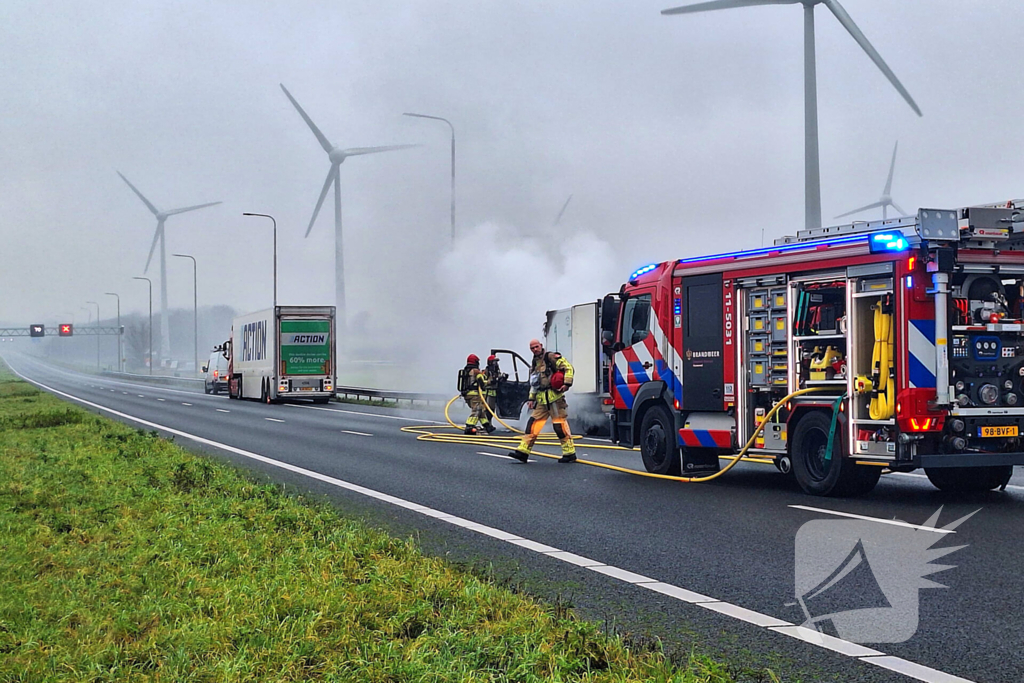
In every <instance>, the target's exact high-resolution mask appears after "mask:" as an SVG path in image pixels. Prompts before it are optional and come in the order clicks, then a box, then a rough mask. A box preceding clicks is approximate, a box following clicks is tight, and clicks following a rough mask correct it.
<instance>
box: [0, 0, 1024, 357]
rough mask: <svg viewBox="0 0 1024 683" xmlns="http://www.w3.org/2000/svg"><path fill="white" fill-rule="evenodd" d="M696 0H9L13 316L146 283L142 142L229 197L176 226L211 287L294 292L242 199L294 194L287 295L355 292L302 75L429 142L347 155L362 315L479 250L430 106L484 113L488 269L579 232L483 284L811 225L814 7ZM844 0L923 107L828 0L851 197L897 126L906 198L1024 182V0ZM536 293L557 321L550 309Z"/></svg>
mask: <svg viewBox="0 0 1024 683" xmlns="http://www.w3.org/2000/svg"><path fill="white" fill-rule="evenodd" d="M673 3H675V4H683V3H679V2H677V0H666V1H665V2H655V1H652V0H634V1H632V2H611V1H609V0H599V1H591V2H585V3H583V2H578V3H542V2H435V1H430V0H423V1H420V2H414V3H397V2H382V1H381V0H365V1H364V0H349V1H347V2H344V3H337V2H301V1H296V2H290V3H269V2H251V1H249V2H218V3H209V2H164V3H156V2H132V1H130V0H126V1H123V2H117V3H110V2H94V1H90V0H75V1H66V2H53V1H47V0H32V1H31V2H30V1H27V0H6V1H5V2H3V3H0V63H2V65H3V66H2V68H0V91H2V93H3V96H2V99H0V163H2V167H0V168H2V173H0V250H2V256H3V258H2V266H0V320H2V321H5V322H9V323H19V324H21V323H24V324H27V323H29V322H35V321H38V320H48V321H56V320H57V319H58V318H62V317H65V315H64V312H66V311H78V309H79V308H80V307H81V306H82V305H83V302H84V301H85V300H89V299H93V300H95V299H97V297H102V295H103V292H106V291H117V292H120V293H121V295H122V306H123V310H126V311H127V310H137V311H142V310H145V306H146V291H145V285H144V283H140V282H135V281H132V280H131V277H132V276H133V275H141V274H142V270H143V267H144V265H145V261H146V255H147V252H148V249H149V245H150V241H151V239H152V236H153V231H154V228H155V224H156V221H155V219H154V218H153V217H152V216H151V214H150V213H149V211H148V210H147V209H146V207H145V206H144V205H143V204H142V203H141V202H140V201H139V200H138V199H137V198H136V197H135V196H134V195H133V194H132V193H131V191H130V190H129V189H128V188H127V187H126V186H125V185H124V183H123V182H122V181H121V179H120V178H118V177H117V174H116V173H115V170H119V171H121V172H122V173H124V174H125V175H126V176H127V177H128V178H129V179H130V180H131V181H132V182H133V183H134V184H135V185H136V186H137V187H138V188H139V189H140V190H141V191H142V192H143V193H144V194H145V195H146V196H147V197H148V198H149V199H150V200H151V201H152V202H153V203H155V204H156V205H157V206H158V207H160V208H161V209H164V208H175V207H181V206H187V205H191V204H198V203H202V202H210V201H218V200H219V201H223V204H222V205H220V206H217V207H213V208H210V209H204V210H201V211H197V212H195V213H188V214H184V215H181V216H176V217H172V218H171V219H169V221H168V223H167V250H168V254H170V253H172V252H180V251H184V252H187V253H191V254H194V255H196V257H197V258H198V259H199V299H200V305H203V304H213V303H225V304H229V305H231V306H234V307H236V308H237V309H240V310H253V309H256V308H262V307H264V306H266V305H269V303H270V297H271V285H270V279H269V278H270V266H271V235H270V226H269V223H268V222H265V221H263V220H261V219H254V218H243V217H242V216H241V213H242V212H243V211H259V212H265V213H271V214H274V215H275V216H276V217H277V220H278V226H279V259H280V285H279V289H280V296H279V299H280V301H281V303H294V304H322V303H332V302H331V298H332V295H333V277H332V273H331V268H332V265H333V246H332V245H333V209H332V207H331V204H330V200H329V201H328V203H327V204H326V205H325V207H324V210H323V211H322V213H321V215H320V218H319V219H318V221H317V224H316V225H315V226H314V228H313V231H312V233H311V234H310V236H309V238H308V239H304V238H303V234H304V233H305V229H306V226H307V224H308V222H309V219H310V216H311V214H312V210H313V207H314V204H315V202H316V198H317V195H318V193H319V190H320V187H321V185H322V183H323V181H324V177H325V176H326V174H327V171H328V169H329V162H328V160H327V156H326V154H325V153H324V152H323V150H321V148H320V147H319V145H318V144H317V142H316V140H315V138H314V137H313V135H312V134H311V133H310V131H309V129H308V128H307V127H306V126H305V124H304V123H303V122H302V120H301V119H300V118H299V116H298V114H297V113H296V111H295V110H294V109H293V108H292V106H291V104H290V103H289V102H288V101H287V99H286V98H285V97H284V95H283V93H282V92H281V90H280V88H279V87H278V84H279V83H284V84H285V85H286V86H287V87H288V88H289V90H290V91H291V92H292V94H293V95H294V96H295V97H296V99H297V100H298V101H299V102H300V103H301V104H302V105H303V107H304V108H305V109H306V111H307V112H308V113H309V115H310V116H311V117H312V119H313V120H314V121H315V122H316V123H317V124H318V125H319V127H320V128H321V129H322V130H323V132H324V133H325V135H326V136H327V137H328V138H329V139H330V140H331V141H333V142H335V143H339V144H342V145H344V146H371V145H385V144H396V143H419V144H422V147H419V148H416V149H412V150H406V151H400V152H392V153H388V154H380V155H374V156H362V157H358V158H352V159H349V160H348V161H346V162H345V163H344V164H343V165H342V168H341V182H342V193H343V204H344V220H345V232H346V236H345V247H346V250H347V257H346V263H347V268H348V274H349V278H348V280H349V316H350V318H351V317H352V316H355V315H356V314H358V313H359V312H360V311H368V312H370V313H371V320H373V321H380V322H381V324H382V325H383V324H385V323H387V324H395V322H396V321H401V320H402V319H403V316H404V315H405V313H406V312H407V311H408V310H410V309H415V310H416V311H418V312H420V313H422V312H424V311H429V310H430V309H431V307H432V306H435V305H436V306H438V307H443V306H444V304H442V303H439V302H437V301H436V299H437V298H438V297H442V296H444V297H457V296H458V294H457V293H452V291H451V288H444V287H441V288H438V286H437V282H436V281H437V280H438V278H444V277H446V275H445V273H446V272H450V271H444V270H439V269H438V266H437V264H438V263H445V261H443V260H442V259H443V257H444V256H445V254H446V253H447V249H448V241H447V240H448V230H449V225H448V221H449V216H448V205H449V194H448V183H449V179H448V173H449V169H448V164H449V156H448V155H449V150H448V131H447V127H445V126H444V125H443V124H440V123H436V122H429V121H420V120H414V119H409V118H406V117H403V116H401V114H402V112H404V111H416V112H422V113H427V114H434V115H438V116H444V117H447V118H449V119H450V120H451V121H452V122H453V123H454V125H455V127H456V135H457V143H458V162H457V174H458V179H457V193H458V198H457V202H458V227H459V231H460V234H461V235H463V239H474V238H475V239H476V240H477V242H476V244H475V245H467V246H466V249H465V251H464V252H459V253H465V254H467V255H469V256H467V258H466V259H465V260H466V261H468V262H469V263H467V264H466V267H467V268H469V267H473V266H472V265H471V263H472V261H473V256H472V254H473V253H474V251H473V248H472V247H473V246H475V247H477V248H478V249H479V250H483V251H490V252H496V251H497V250H501V249H503V250H508V249H514V248H517V245H518V247H523V248H525V249H526V250H527V251H533V252H537V251H540V252H551V253H552V256H553V258H552V259H551V260H550V261H549V263H551V264H554V265H551V267H552V268H554V269H555V270H557V271H558V272H557V273H553V274H549V275H548V276H546V274H545V273H537V272H516V271H515V270H514V269H513V270H512V271H508V270H502V271H501V272H500V275H501V277H502V278H503V281H501V282H495V281H494V279H495V277H489V276H488V275H489V273H488V272H481V273H480V278H479V286H481V287H485V288H488V289H489V290H492V291H493V295H492V297H490V298H487V297H485V298H482V299H480V298H479V297H478V298H476V299H473V300H472V302H473V304H472V305H474V306H477V305H488V301H490V302H492V303H493V302H495V301H499V302H501V303H497V304H494V305H495V306H498V307H499V308H500V307H501V306H505V305H510V304H507V302H506V300H509V299H511V300H515V299H516V298H517V296H518V292H519V291H521V290H523V289H530V290H533V291H532V292H531V293H529V295H524V296H523V298H522V301H524V302H527V303H528V305H529V307H530V308H531V309H532V308H533V307H538V308H540V309H543V308H548V307H556V306H561V305H566V304H567V303H572V302H573V301H574V300H576V298H579V300H582V299H590V298H595V299H596V298H597V297H599V296H600V295H602V294H603V293H604V292H603V291H599V289H600V287H601V285H602V284H603V283H606V282H608V283H610V284H609V285H608V286H610V287H611V286H615V285H616V284H617V283H619V282H621V281H623V280H624V279H625V277H626V276H628V273H629V272H630V271H631V270H632V269H633V268H635V267H637V266H639V265H643V264H644V263H647V262H651V261H658V260H666V259H670V258H678V257H683V256H691V255H696V254H700V253H704V252H710V251H715V250H728V249H733V248H736V247H756V246H759V245H760V243H761V234H762V229H763V230H764V234H765V240H766V242H770V241H771V240H772V239H773V238H775V237H778V236H780V235H782V234H786V233H792V232H793V231H795V230H797V229H799V228H801V227H802V225H803V85H802V81H803V74H802V17H801V8H800V6H799V5H785V6H768V7H753V8H746V9H737V10H728V11H720V12H712V13H707V14H700V15H691V16H674V17H666V16H662V15H660V14H659V11H660V10H661V9H664V8H666V7H670V6H672V5H673ZM844 3H845V4H844V6H845V7H846V9H847V11H848V12H849V13H850V15H851V16H852V17H853V19H854V20H855V21H856V22H857V23H858V24H859V26H860V27H861V29H862V30H863V31H864V33H865V34H866V35H867V37H868V38H869V40H871V41H872V43H873V44H874V46H875V47H876V48H877V49H878V51H879V52H880V53H881V55H882V57H883V58H884V59H885V60H886V61H887V62H888V64H889V65H890V66H891V67H892V69H893V70H894V71H895V73H896V74H897V76H898V77H899V78H900V79H901V81H902V82H903V84H904V85H905V86H906V87H907V89H908V90H909V91H910V93H911V94H912V95H913V97H914V98H915V99H916V101H917V103H918V104H919V105H920V107H921V109H922V110H923V112H924V117H923V118H918V117H917V116H916V115H915V114H914V113H913V112H912V111H911V109H910V108H909V107H908V106H907V105H906V103H905V102H904V101H903V100H902V98H901V97H900V96H899V95H898V94H897V92H896V91H895V90H894V89H893V88H892V87H891V86H890V85H889V83H888V82H887V81H886V80H885V78H884V77H883V76H882V75H881V73H880V72H879V71H878V70H877V69H876V68H875V66H874V65H873V64H872V63H871V62H870V60H869V59H868V58H867V56H866V55H865V54H864V53H863V52H862V51H861V49H860V48H859V47H858V46H857V45H856V43H854V41H853V40H852V39H851V38H850V36H849V35H848V34H847V33H846V32H845V30H844V29H843V28H842V27H841V26H840V25H839V23H838V22H837V21H836V20H835V18H834V17H833V16H832V15H831V14H830V13H829V12H828V10H827V9H826V8H825V7H824V6H821V5H819V6H818V7H817V9H816V16H817V23H816V26H817V38H818V64H817V66H818V85H819V92H818V99H819V117H820V134H821V143H820V144H821V177H822V205H823V213H824V216H825V217H826V222H829V221H830V218H829V217H831V216H835V215H836V214H839V213H842V212H844V211H847V210H850V209H852V208H855V207H857V206H861V205H864V204H867V203H869V202H872V201H875V200H877V198H878V196H879V195H880V194H881V190H882V187H883V185H884V183H885V176H886V173H887V171H888V164H889V158H890V155H891V153H892V147H893V143H894V142H895V141H896V140H897V139H898V140H899V143H900V146H899V157H898V159H897V163H896V174H895V180H894V183H893V197H894V199H895V200H896V202H897V203H898V204H900V205H901V206H902V207H903V208H905V209H907V210H908V211H913V210H915V209H916V208H917V207H919V206H938V207H954V206H962V205H966V204H971V203H979V202H987V201H996V200H1001V199H1007V198H1011V197H1020V196H1024V179H1022V173H1021V171H1020V167H1021V149H1022V147H1024V146H1022V142H1024V129H1022V125H1021V113H1020V97H1021V87H1022V79H1021V73H1022V63H1024V57H1022V55H1024V50H1022V47H1024V44H1022V42H1024V41H1022V35H1024V33H1022V31H1021V26H1022V25H1024V22H1022V20H1024V5H1022V4H1021V3H1020V2H1019V0H998V1H995V0H994V1H990V2H964V1H963V0H959V1H957V2H953V1H952V0H896V1H894V0H844ZM570 194H571V195H572V196H573V199H572V202H571V203H570V205H569V207H568V209H567V211H566V213H565V216H564V218H563V219H562V223H561V225H560V226H559V227H558V228H557V229H552V228H551V224H552V222H553V220H554V218H555V216H556V215H557V213H558V211H559V209H560V208H561V207H562V205H563V204H564V202H565V200H566V198H567V197H568V196H569V195H570ZM863 217H864V218H874V217H876V215H871V214H866V215H864V216H863ZM877 217H880V216H877ZM837 222H838V221H837ZM485 225H486V226H487V227H481V226H485ZM496 230H497V231H498V232H497V233H496V232H495V231H496ZM499 233H500V234H501V235H503V237H502V238H501V239H497V238H496V237H495V235H496V234H499ZM539 234H544V235H547V236H548V237H546V238H545V239H544V240H543V241H539V242H538V241H533V242H524V241H523V237H522V236H526V235H539ZM581 235H583V236H586V237H587V239H590V236H593V238H594V239H595V240H597V242H598V243H600V242H604V243H606V245H607V248H605V247H601V249H605V250H604V251H601V254H602V257H601V258H597V259H595V262H594V263H593V268H601V269H603V270H602V272H601V273H598V274H592V275H594V276H593V277H591V278H587V277H584V278H575V277H566V275H568V274H572V273H582V272H586V271H587V268H588V267H589V263H586V262H583V263H571V262H572V261H573V260H574V259H576V260H580V259H584V258H591V257H593V254H594V253H595V251H594V243H593V242H592V241H588V242H586V244H587V245H588V246H587V247H586V248H584V249H581V250H580V251H579V252H578V254H579V255H578V256H577V255H576V253H575V252H572V251H571V250H568V251H566V250H565V249H562V248H561V247H559V243H560V242H562V241H565V240H569V239H571V238H574V237H579V236H581ZM560 249H562V251H563V252H564V253H562V254H559V250H560ZM489 258H500V256H498V255H496V254H495V253H491V255H490V257H489ZM524 263H528V262H524ZM448 266H449V267H450V266H451V264H450V263H449V264H448ZM492 272H493V271H492ZM150 275H152V276H154V277H157V276H158V275H159V269H158V264H157V263H154V266H151V268H150ZM556 275H557V277H555V276H556ZM556 280H557V282H558V288H557V289H556V288H554V287H551V286H550V285H549V284H548V283H549V282H554V281H556ZM168 281H169V288H170V304H171V306H172V307H190V306H191V295H192V293H191V267H190V264H189V263H188V262H187V261H184V260H182V259H173V258H170V257H169V263H168ZM574 283H579V284H580V286H581V288H583V287H589V288H593V289H594V290H595V291H589V290H586V291H582V289H581V291H577V290H576V289H575V287H574ZM154 284H155V285H156V284H157V283H156V282H154ZM466 286H467V287H472V286H475V285H474V284H466ZM106 299H107V300H108V301H112V300H111V299H110V298H109V297H106ZM448 303H449V309H450V310H449V313H450V312H452V310H451V307H450V303H451V302H448ZM524 305H525V304H524ZM107 306H108V307H109V308H111V309H112V307H111V306H110V304H107ZM524 310H525V309H524ZM454 312H455V313H456V314H463V313H467V312H468V310H467V309H466V308H459V307H458V306H456V307H455V308H454ZM529 314H530V315H535V317H536V319H537V321H538V325H539V324H540V322H542V320H543V310H538V311H536V313H534V312H533V311H532V310H530V311H529ZM104 317H107V312H106V311H104ZM523 335H525V338H528V337H529V336H531V335H530V334H528V333H525V332H524V333H523ZM520 336H522V335H520ZM517 339H518V338H517Z"/></svg>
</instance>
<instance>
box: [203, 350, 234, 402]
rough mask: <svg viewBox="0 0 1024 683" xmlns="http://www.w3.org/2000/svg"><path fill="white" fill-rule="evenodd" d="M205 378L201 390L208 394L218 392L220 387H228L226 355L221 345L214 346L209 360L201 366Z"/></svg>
mask: <svg viewBox="0 0 1024 683" xmlns="http://www.w3.org/2000/svg"><path fill="white" fill-rule="evenodd" d="M203 372H205V373H206V380H205V383H204V385H203V390H204V391H205V392H206V393H208V394H219V393H220V391H221V389H227V388H228V357H227V356H226V355H225V351H224V347H223V346H215V347H214V349H213V353H211V354H210V360H209V361H208V362H207V363H206V365H204V366H203Z"/></svg>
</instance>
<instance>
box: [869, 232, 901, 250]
mask: <svg viewBox="0 0 1024 683" xmlns="http://www.w3.org/2000/svg"><path fill="white" fill-rule="evenodd" d="M868 244H869V245H870V251H871V253H872V254H884V253H892V252H898V251H906V250H907V249H909V248H910V243H909V242H907V238H906V237H904V236H903V235H902V233H898V232H876V233H875V234H873V235H872V236H871V239H870V240H868Z"/></svg>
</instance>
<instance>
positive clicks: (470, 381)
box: [459, 353, 494, 435]
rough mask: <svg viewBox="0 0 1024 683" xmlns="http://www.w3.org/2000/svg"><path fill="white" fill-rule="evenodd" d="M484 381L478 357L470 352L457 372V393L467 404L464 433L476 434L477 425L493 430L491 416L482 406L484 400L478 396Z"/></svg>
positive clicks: (489, 430)
mask: <svg viewBox="0 0 1024 683" xmlns="http://www.w3.org/2000/svg"><path fill="white" fill-rule="evenodd" d="M484 382H485V376H484V373H483V372H482V371H481V370H480V357H479V356H477V355H476V354H475V353H471V354H469V356H467V357H466V367H464V368H463V369H462V372H460V373H459V393H461V394H462V398H463V399H465V401H466V405H467V406H469V417H468V418H466V428H465V429H464V430H463V433H464V434H470V435H473V434H476V432H477V425H479V426H480V427H481V428H483V429H485V430H487V431H488V432H493V431H494V425H492V424H491V416H490V415H489V414H488V412H487V408H485V407H484V402H483V400H482V399H481V398H480V393H481V392H482V391H483V389H484V386H485V384H484Z"/></svg>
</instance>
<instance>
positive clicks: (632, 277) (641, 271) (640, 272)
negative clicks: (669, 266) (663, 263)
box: [629, 263, 658, 280]
mask: <svg viewBox="0 0 1024 683" xmlns="http://www.w3.org/2000/svg"><path fill="white" fill-rule="evenodd" d="M657 267H658V264H657V263H652V264H650V265H647V266H644V267H643V268H639V269H637V270H634V271H633V274H632V275H630V276H629V279H630V280H635V279H637V278H638V277H640V276H641V275H643V274H644V273H649V272H651V271H652V270H654V269H655V268H657Z"/></svg>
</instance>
